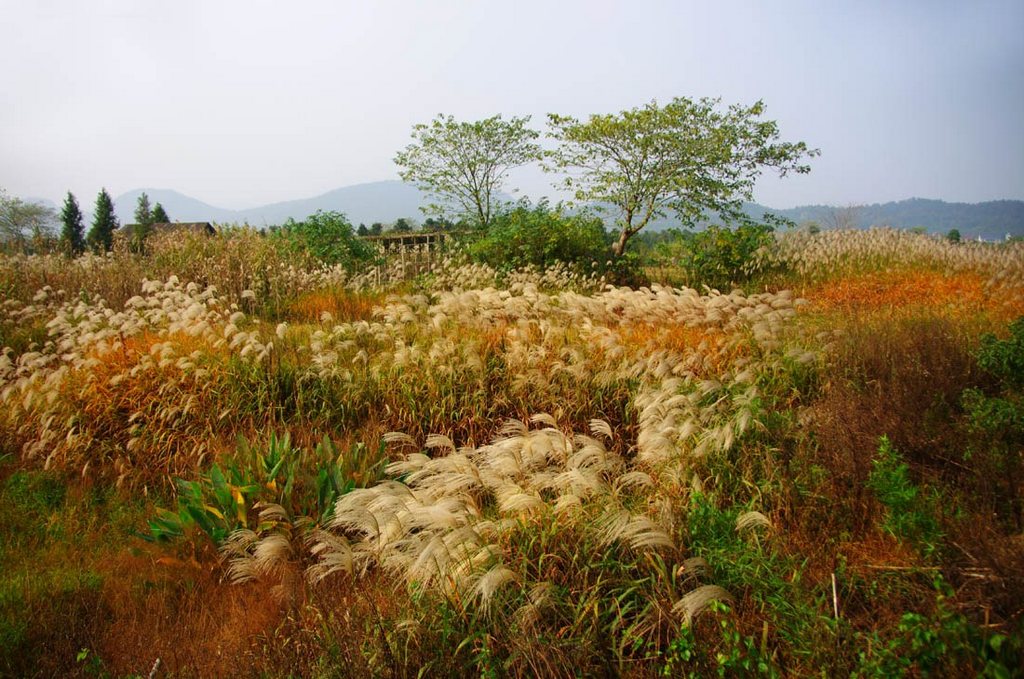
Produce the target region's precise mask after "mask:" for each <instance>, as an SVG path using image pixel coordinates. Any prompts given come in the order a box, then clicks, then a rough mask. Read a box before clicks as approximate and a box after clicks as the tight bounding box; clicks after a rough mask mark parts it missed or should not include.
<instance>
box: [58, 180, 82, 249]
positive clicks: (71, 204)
mask: <svg viewBox="0 0 1024 679" xmlns="http://www.w3.org/2000/svg"><path fill="white" fill-rule="evenodd" d="M60 219H61V222H63V223H64V228H63V229H62V230H61V232H60V241H61V246H62V247H63V249H64V252H65V253H67V255H68V256H69V257H76V256H78V255H80V254H82V253H83V252H84V251H85V226H84V225H83V224H82V211H81V210H80V209H79V208H78V201H77V200H75V194H73V193H71V192H70V191H68V197H67V198H65V199H64V209H63V210H61V212H60Z"/></svg>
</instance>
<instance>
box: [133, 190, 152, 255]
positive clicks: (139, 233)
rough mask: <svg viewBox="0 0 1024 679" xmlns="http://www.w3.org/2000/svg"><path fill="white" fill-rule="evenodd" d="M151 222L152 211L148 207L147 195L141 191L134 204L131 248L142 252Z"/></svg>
mask: <svg viewBox="0 0 1024 679" xmlns="http://www.w3.org/2000/svg"><path fill="white" fill-rule="evenodd" d="M152 224H153V211H152V210H151V209H150V207H149V196H147V195H146V192H145V191H143V192H142V195H141V196H139V201H138V203H136V206H135V224H134V225H133V227H132V250H133V251H135V252H142V251H143V250H144V248H145V243H146V237H147V236H149V227H150V226H152Z"/></svg>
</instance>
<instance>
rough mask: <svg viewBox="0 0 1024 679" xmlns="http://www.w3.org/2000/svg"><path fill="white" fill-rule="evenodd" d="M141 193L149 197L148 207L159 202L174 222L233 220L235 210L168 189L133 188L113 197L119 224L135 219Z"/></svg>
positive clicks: (128, 222) (234, 219) (219, 221)
mask: <svg viewBox="0 0 1024 679" xmlns="http://www.w3.org/2000/svg"><path fill="white" fill-rule="evenodd" d="M143 193H145V194H146V196H148V197H149V205H150V207H152V206H154V205H156V204H157V203H160V205H162V206H163V208H164V210H166V211H167V215H168V216H169V217H170V218H171V219H173V220H174V221H176V222H218V223H221V222H233V221H237V219H236V217H235V214H236V211H235V210H228V209H225V208H221V207H214V206H213V205H209V204H207V203H204V202H203V201H201V200H196V199H195V198H191V197H189V196H186V195H185V194H183V193H178V192H177V191H171V190H170V189H134V190H132V191H128V192H127V193H122V194H121V195H120V196H118V197H117V198H115V199H114V212H115V213H116V214H117V218H118V220H120V222H121V224H130V223H132V222H134V221H135V207H136V206H137V205H138V202H139V196H141V195H142V194H143Z"/></svg>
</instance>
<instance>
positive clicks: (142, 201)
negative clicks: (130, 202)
mask: <svg viewBox="0 0 1024 679" xmlns="http://www.w3.org/2000/svg"><path fill="white" fill-rule="evenodd" d="M135 223H136V224H142V225H143V226H149V225H150V224H152V223H153V211H152V210H150V209H149V196H147V195H146V192H145V191H143V192H142V195H141V196H139V202H138V204H137V205H136V207H135Z"/></svg>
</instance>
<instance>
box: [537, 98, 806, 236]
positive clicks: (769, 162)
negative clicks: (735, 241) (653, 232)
mask: <svg viewBox="0 0 1024 679" xmlns="http://www.w3.org/2000/svg"><path fill="white" fill-rule="evenodd" d="M763 112H764V104H763V103H762V102H760V101H759V102H757V103H755V104H754V105H753V106H749V107H744V106H739V105H734V106H730V107H728V108H727V109H725V110H721V108H720V107H719V100H718V99H700V100H697V101H693V100H690V99H686V98H682V97H679V98H676V99H673V100H672V101H671V102H669V103H668V104H666V105H665V106H659V105H658V104H657V102H651V103H650V104H647V105H646V106H643V107H641V108H634V109H630V110H628V111H622V112H621V113H618V114H607V115H592V116H590V118H589V119H587V120H586V121H582V122H581V121H579V120H577V119H576V118H572V117H567V116H560V115H556V114H550V115H549V116H548V124H549V127H550V130H551V134H552V136H553V137H554V138H555V139H556V140H557V141H558V142H559V147H558V148H557V149H556V150H554V151H552V152H550V153H549V154H547V160H546V163H545V167H546V169H548V170H551V171H561V172H565V173H567V176H566V179H564V180H563V182H562V185H563V186H564V187H565V188H567V189H569V190H571V191H572V192H573V193H574V195H575V197H576V199H577V200H579V201H585V202H590V203H594V204H596V206H597V207H598V209H602V208H603V209H607V208H609V207H610V208H611V209H612V210H614V211H615V214H616V226H617V227H618V229H619V233H618V237H617V239H616V242H615V244H614V245H613V251H614V253H615V254H616V255H619V256H621V255H622V253H623V252H625V250H626V243H627V242H628V241H629V239H630V238H631V237H632V236H634V235H635V234H636V233H637V232H639V231H640V230H641V229H643V228H644V227H645V226H647V224H649V223H650V222H651V220H652V219H654V218H656V217H660V216H665V215H666V214H668V213H674V214H675V215H677V216H678V217H679V219H680V221H681V222H682V224H683V226H687V227H692V226H695V225H696V223H697V222H699V221H700V220H701V219H703V218H705V217H706V216H707V215H709V214H717V215H719V216H720V217H722V218H723V219H725V220H726V221H739V222H746V221H748V219H747V217H746V216H745V215H744V214H743V211H742V206H743V201H744V200H751V198H752V192H753V188H754V182H755V180H756V179H757V177H758V176H759V175H760V174H761V172H762V171H763V170H764V169H765V168H772V169H774V170H776V171H777V172H778V173H779V175H780V176H784V175H786V174H787V173H789V172H798V173H804V172H808V171H810V167H809V166H808V165H805V164H803V163H802V161H803V160H804V159H806V158H807V157H810V156H814V155H817V153H818V151H816V150H812V149H808V148H807V145H806V144H804V143H803V142H795V143H790V142H780V141H779V128H778V125H777V124H776V123H775V122H774V121H771V120H763V119H762V118H761V115H762V113H763Z"/></svg>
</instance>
